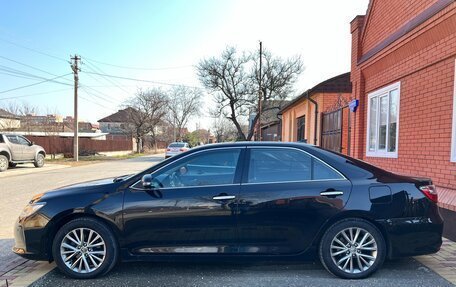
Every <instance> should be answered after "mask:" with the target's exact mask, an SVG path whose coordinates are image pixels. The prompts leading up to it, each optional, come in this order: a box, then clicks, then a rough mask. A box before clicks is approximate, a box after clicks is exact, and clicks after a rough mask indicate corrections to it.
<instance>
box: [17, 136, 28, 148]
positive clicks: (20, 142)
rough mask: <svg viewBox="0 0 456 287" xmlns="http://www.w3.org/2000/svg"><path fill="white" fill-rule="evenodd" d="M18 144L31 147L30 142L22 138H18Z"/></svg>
mask: <svg viewBox="0 0 456 287" xmlns="http://www.w3.org/2000/svg"><path fill="white" fill-rule="evenodd" d="M17 142H18V143H19V144H21V145H27V146H28V145H30V143H29V141H28V140H26V139H25V138H24V137H21V136H17Z"/></svg>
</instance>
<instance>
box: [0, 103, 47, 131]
mask: <svg viewBox="0 0 456 287" xmlns="http://www.w3.org/2000/svg"><path fill="white" fill-rule="evenodd" d="M1 108H2V109H3V110H5V111H6V112H8V113H11V114H13V115H14V116H15V117H12V118H10V119H4V120H2V121H0V129H3V130H16V129H18V128H21V129H23V130H27V123H26V122H24V121H22V120H20V121H19V120H18V118H23V117H24V116H26V115H30V114H35V113H36V112H37V111H38V108H37V107H35V106H32V105H30V104H29V103H27V102H22V103H18V102H16V101H14V102H9V103H8V104H6V105H3V106H2V107H1ZM16 117H17V118H16Z"/></svg>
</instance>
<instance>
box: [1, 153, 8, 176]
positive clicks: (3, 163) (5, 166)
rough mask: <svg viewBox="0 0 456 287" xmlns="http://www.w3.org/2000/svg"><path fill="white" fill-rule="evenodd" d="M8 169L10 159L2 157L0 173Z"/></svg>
mask: <svg viewBox="0 0 456 287" xmlns="http://www.w3.org/2000/svg"><path fill="white" fill-rule="evenodd" d="M7 169H8V158H7V157H6V156H4V155H0V172H2V171H6V170H7Z"/></svg>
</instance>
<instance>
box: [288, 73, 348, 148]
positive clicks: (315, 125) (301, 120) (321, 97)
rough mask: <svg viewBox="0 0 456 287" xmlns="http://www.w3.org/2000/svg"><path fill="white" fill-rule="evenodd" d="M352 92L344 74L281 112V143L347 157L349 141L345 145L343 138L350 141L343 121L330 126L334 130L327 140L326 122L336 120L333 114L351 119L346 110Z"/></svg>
mask: <svg viewBox="0 0 456 287" xmlns="http://www.w3.org/2000/svg"><path fill="white" fill-rule="evenodd" d="M351 90H352V86H351V83H350V73H345V74H341V75H338V76H336V77H333V78H330V79H328V80H325V81H323V82H321V83H319V84H317V85H315V86H314V87H312V88H311V89H309V90H307V91H305V92H303V93H302V94H301V95H299V96H298V97H296V98H295V99H293V100H292V101H291V102H290V103H288V104H287V105H285V106H284V107H283V108H282V110H281V111H280V112H279V114H281V115H282V130H281V133H282V141H290V142H295V141H303V142H307V143H311V144H315V145H319V146H323V147H325V148H329V149H333V150H336V151H338V152H343V153H347V150H348V147H347V143H348V141H347V140H345V141H343V140H342V137H343V136H344V135H345V137H346V138H347V137H348V133H349V131H348V125H343V124H342V121H339V122H337V124H336V125H331V127H334V129H333V130H332V131H331V136H330V137H326V134H325V131H327V130H328V127H329V125H327V124H326V122H327V121H325V120H324V119H326V118H328V117H330V118H331V119H332V118H334V117H333V116H332V113H333V112H336V113H341V114H338V115H340V116H341V117H342V118H344V119H348V117H347V116H348V109H344V107H346V105H347V103H348V100H349V99H350V97H351ZM343 114H345V116H346V117H343V116H344V115H343ZM325 115H328V117H326V116H325ZM331 122H333V121H331ZM346 123H348V121H346ZM336 130H337V131H336ZM336 142H337V146H336Z"/></svg>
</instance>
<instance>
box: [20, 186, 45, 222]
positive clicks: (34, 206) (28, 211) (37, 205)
mask: <svg viewBox="0 0 456 287" xmlns="http://www.w3.org/2000/svg"><path fill="white" fill-rule="evenodd" d="M43 195H44V193H40V194H37V195H35V196H33V197H32V200H30V202H29V204H27V205H26V206H25V208H24V210H22V213H21V215H19V220H22V219H24V218H26V217H29V216H30V215H32V214H34V213H36V212H37V211H38V210H40V209H41V208H43V206H45V205H46V202H37V201H39V200H40V199H41V197H43Z"/></svg>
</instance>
